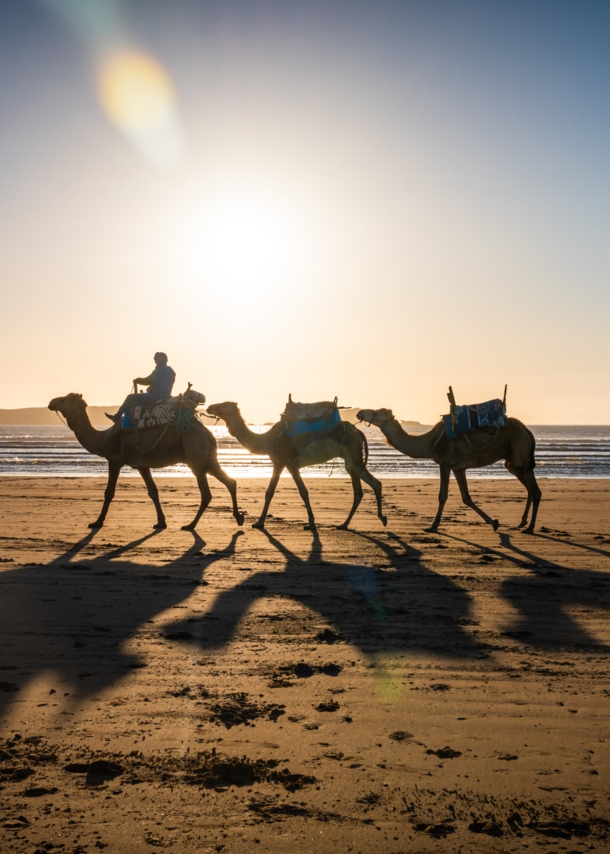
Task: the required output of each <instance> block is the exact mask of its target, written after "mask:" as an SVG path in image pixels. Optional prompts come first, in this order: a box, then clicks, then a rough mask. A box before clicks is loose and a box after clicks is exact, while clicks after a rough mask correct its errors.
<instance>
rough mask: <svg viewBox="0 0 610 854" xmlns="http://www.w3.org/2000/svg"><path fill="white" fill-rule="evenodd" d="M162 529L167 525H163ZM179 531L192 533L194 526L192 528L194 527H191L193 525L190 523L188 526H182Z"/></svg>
mask: <svg viewBox="0 0 610 854" xmlns="http://www.w3.org/2000/svg"><path fill="white" fill-rule="evenodd" d="M157 527H158V526H157V525H155V528H157ZM162 527H163V528H167V525H163V526H162ZM180 530H181V531H194V530H195V526H194V525H193V523H192V522H191V524H190V525H183V526H182V527H181V528H180Z"/></svg>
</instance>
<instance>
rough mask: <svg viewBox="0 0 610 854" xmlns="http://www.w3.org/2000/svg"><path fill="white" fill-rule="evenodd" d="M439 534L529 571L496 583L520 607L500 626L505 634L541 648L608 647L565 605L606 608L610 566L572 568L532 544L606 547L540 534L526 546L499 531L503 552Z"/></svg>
mask: <svg viewBox="0 0 610 854" xmlns="http://www.w3.org/2000/svg"><path fill="white" fill-rule="evenodd" d="M443 536H445V537H447V538H448V539H451V540H454V541H457V542H460V543H463V544H465V545H468V546H472V547H473V548H478V549H480V551H481V553H482V554H486V555H493V556H495V557H498V558H501V559H503V560H505V561H506V560H508V561H511V562H512V563H514V564H515V566H519V567H520V568H521V569H522V570H523V569H526V570H528V575H525V576H524V575H523V574H520V575H517V576H513V577H512V578H504V579H503V581H502V582H501V584H500V588H499V592H500V595H501V596H503V597H504V598H505V599H506V600H507V601H508V602H510V604H511V605H512V607H513V608H514V609H515V610H516V611H517V612H518V617H517V618H516V620H515V621H514V623H513V624H512V625H511V626H510V627H508V628H507V629H506V630H505V631H504V635H505V636H506V637H509V638H514V639H516V640H519V641H520V642H521V643H523V644H524V645H526V646H528V645H529V646H532V647H536V648H540V649H552V648H557V649H563V650H565V651H569V650H570V649H573V650H574V651H581V650H582V649H583V648H586V649H589V650H591V651H592V652H593V651H595V652H607V651H609V650H610V647H608V646H607V645H604V644H602V643H600V641H599V640H598V639H597V638H595V637H593V636H592V635H591V634H589V632H587V631H586V630H585V629H584V628H583V627H582V625H579V624H578V623H577V622H576V621H575V620H574V619H573V618H572V617H571V616H570V614H569V613H568V609H569V608H571V607H574V606H580V607H586V608H597V609H599V608H603V609H606V610H610V571H609V572H597V571H594V570H584V569H573V568H571V567H568V566H564V565H563V564H559V563H556V562H555V561H552V560H549V559H548V558H545V557H542V556H541V555H537V554H536V553H535V552H534V551H533V549H532V548H531V545H532V544H533V543H535V541H536V539H538V538H540V539H546V540H553V541H556V542H560V543H561V544H562V545H569V546H574V547H576V548H583V549H586V550H588V551H594V552H598V551H599V552H600V553H601V554H606V553H605V552H603V551H601V550H599V549H595V548H591V547H588V546H580V545H579V544H578V543H572V542H570V541H569V540H563V539H559V538H557V537H548V536H544V537H543V536H540V537H539V535H534V537H528V538H527V542H528V545H529V546H530V548H528V549H525V548H522V547H521V546H519V545H517V544H516V543H514V542H513V540H512V539H511V536H510V535H509V534H499V537H500V544H501V545H502V547H503V548H504V549H505V551H500V550H499V549H493V548H490V547H489V546H482V545H480V544H479V543H476V542H474V541H472V540H467V539H464V538H462V537H456V536H454V535H451V534H443Z"/></svg>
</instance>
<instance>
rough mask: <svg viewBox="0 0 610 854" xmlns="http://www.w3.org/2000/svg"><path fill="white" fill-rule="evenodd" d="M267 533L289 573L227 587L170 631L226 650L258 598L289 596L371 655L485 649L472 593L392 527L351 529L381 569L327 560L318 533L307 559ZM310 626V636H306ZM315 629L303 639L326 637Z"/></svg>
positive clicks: (461, 654)
mask: <svg viewBox="0 0 610 854" xmlns="http://www.w3.org/2000/svg"><path fill="white" fill-rule="evenodd" d="M263 533H264V535H265V536H266V538H267V540H268V542H269V543H270V544H271V545H272V546H273V547H274V548H275V549H277V551H278V552H279V553H280V554H281V555H282V557H283V558H284V559H285V566H284V569H283V571H280V572H278V571H270V572H265V571H263V572H257V573H255V574H254V575H251V576H250V577H249V578H247V579H246V580H245V581H243V582H242V583H241V584H238V585H237V586H235V587H233V588H232V589H230V590H227V591H225V592H223V593H221V594H220V595H219V596H218V597H217V599H216V600H215V602H214V605H213V607H212V609H211V611H209V612H208V613H207V614H205V615H203V616H202V617H201V618H200V619H199V620H198V621H196V622H193V621H192V619H191V620H190V621H189V623H188V624H187V623H183V622H179V623H176V624H174V625H172V626H171V627H170V630H171V631H180V630H184V629H187V628H188V631H189V632H191V633H192V634H193V638H194V640H196V642H197V643H198V645H199V647H200V648H203V649H208V650H212V649H218V648H222V647H224V646H226V645H227V644H229V643H230V642H231V640H232V638H233V637H234V635H235V633H236V631H237V628H238V625H239V623H240V622H241V620H242V619H243V618H244V617H245V615H246V614H247V612H248V610H249V609H250V608H251V606H252V605H253V604H254V603H255V602H256V601H257V600H258V599H260V598H263V597H284V598H287V599H292V600H295V601H297V602H299V603H301V604H302V605H304V606H305V607H306V608H308V609H309V610H310V611H314V612H316V613H317V614H319V615H320V616H321V617H322V619H323V621H325V622H326V623H327V625H328V631H330V632H332V633H333V634H334V635H336V636H337V638H338V639H339V640H344V641H346V642H348V643H350V644H352V645H353V646H355V647H357V648H358V649H359V650H361V652H363V653H364V654H365V655H366V656H370V657H374V656H376V655H380V654H383V653H389V652H401V651H404V652H406V651H415V650H417V651H424V652H430V653H434V654H436V655H443V656H447V657H458V658H467V657H472V656H475V655H478V654H480V653H481V651H482V647H481V645H480V644H479V643H478V642H477V641H476V640H475V639H474V638H473V637H472V636H470V635H469V634H468V633H467V632H466V631H465V630H464V629H463V628H462V626H464V625H468V624H469V623H470V620H469V616H468V615H469V613H470V606H471V599H470V596H469V595H468V594H467V593H466V592H465V591H464V590H463V589H462V588H461V587H458V586H457V585H456V584H454V583H453V582H452V581H450V580H449V579H447V578H445V577H443V576H440V575H437V574H436V573H434V572H432V571H431V570H430V569H428V568H427V567H426V566H425V565H424V564H423V563H422V562H421V552H419V551H418V550H416V549H414V548H412V547H411V546H409V545H407V543H405V542H404V541H403V540H402V539H400V538H399V537H397V536H395V535H393V534H391V533H386V534H384V535H382V536H379V537H372V536H366V535H362V534H355V533H354V532H346V533H345V536H346V537H353V538H354V553H356V554H358V553H359V552H360V553H361V552H362V548H361V543H360V542H357V541H356V538H358V539H361V538H363V537H364V538H365V539H367V540H368V541H369V542H370V543H372V544H373V545H374V546H375V547H376V548H377V555H376V556H375V559H374V561H372V563H376V564H379V563H381V564H384V565H385V568H384V569H378V568H376V567H375V566H373V565H371V564H370V563H369V564H368V565H363V564H362V563H360V562H359V563H348V562H346V563H338V562H337V563H334V562H332V561H328V560H324V558H323V552H322V543H321V541H320V539H319V538H318V536H317V535H315V536H314V538H313V541H312V544H311V550H310V553H309V555H308V556H307V557H306V558H300V557H298V556H297V555H296V554H295V553H294V552H292V551H291V550H290V549H289V548H288V547H287V546H286V545H284V544H283V543H282V542H280V541H279V540H277V539H276V538H275V537H273V536H272V535H271V534H269V533H268V532H267V531H264V532H263ZM360 560H362V559H361V558H360ZM388 562H389V564H390V566H389V567H388V566H387V563H388ZM308 631H311V634H312V636H311V637H307V634H308ZM315 631H316V630H315V629H311V630H308V628H304V637H303V640H304V641H305V642H307V641H309V642H310V643H320V642H324V638H322V639H321V638H319V637H317V636H316V635H315V634H314V632H315ZM318 631H319V627H318ZM326 637H327V638H328V637H329V636H328V635H326ZM331 642H332V638H331Z"/></svg>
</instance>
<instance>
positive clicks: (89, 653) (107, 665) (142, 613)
mask: <svg viewBox="0 0 610 854" xmlns="http://www.w3.org/2000/svg"><path fill="white" fill-rule="evenodd" d="M95 535H96V533H95V532H92V533H90V534H88V535H87V536H86V537H84V539H82V540H81V541H80V542H78V543H76V544H75V545H74V546H72V547H71V548H70V549H68V550H66V551H65V552H64V553H63V554H62V555H60V556H59V557H58V558H56V559H55V560H54V561H52V562H51V563H49V564H44V565H43V564H30V565H26V566H23V567H20V568H16V569H13V570H5V571H4V572H2V573H1V574H0V633H1V636H2V642H1V645H0V713H1V712H2V709H3V708H4V707H5V705H6V703H7V702H9V701H10V700H12V699H17V698H18V697H19V696H20V695H19V694H17V693H16V692H18V691H20V690H21V689H23V688H24V687H25V686H26V685H27V684H28V683H29V682H30V681H31V680H33V679H36V678H37V677H39V676H41V675H42V674H48V679H49V683H50V685H52V686H53V687H54V688H55V689H56V694H57V696H53V695H51V696H50V697H49V698H45V699H49V702H52V701H56V700H57V698H61V700H62V703H66V704H68V705H75V704H76V703H78V702H79V701H80V700H82V699H83V698H85V697H87V696H92V695H93V694H95V693H96V692H99V691H102V690H104V689H105V688H107V687H109V686H110V685H113V684H115V683H117V682H119V681H120V680H121V679H123V678H124V677H125V676H126V675H127V674H128V673H129V672H130V671H131V670H132V669H133V668H137V667H142V666H145V664H144V662H142V661H140V660H139V659H138V657H137V656H136V655H133V654H129V653H127V652H125V649H124V646H125V644H126V643H127V642H128V641H130V640H132V639H133V637H134V636H135V635H136V633H137V632H138V631H139V630H141V629H142V627H143V626H145V624H146V623H147V622H150V621H151V620H152V619H153V618H154V617H156V616H157V615H158V614H160V613H161V612H163V611H164V610H166V609H167V608H170V607H172V606H174V605H177V604H178V603H180V602H181V601H182V600H184V599H187V598H188V597H189V596H190V595H191V594H192V592H193V590H194V588H195V587H196V586H197V585H198V584H200V583H201V580H202V576H203V574H204V572H205V570H206V568H207V567H208V566H210V565H211V564H212V563H214V562H215V561H218V560H221V559H222V558H224V557H228V556H230V555H232V554H233V553H234V551H235V546H236V543H237V540H238V537H239V536H240V535H241V532H236V533H235V534H234V535H233V537H232V538H231V541H230V543H229V545H228V546H227V547H226V548H225V549H224V550H222V551H217V552H214V553H213V554H209V555H203V554H202V553H201V548H202V546H204V545H205V543H204V542H203V540H202V539H201V538H200V537H199V536H198V535H197V534H196V533H194V532H193V533H192V536H193V542H192V545H191V546H190V547H189V548H188V549H187V550H186V551H185V552H184V553H183V554H181V555H180V557H178V558H176V559H175V560H172V561H171V562H169V563H166V564H164V565H163V566H159V565H158V564H152V563H149V562H146V561H138V562H132V561H131V560H130V559H129V558H130V557H131V556H133V554H134V552H136V551H137V549H138V547H139V546H141V545H142V544H143V543H145V542H146V541H147V540H150V539H151V538H152V537H162V534H161V533H159V532H155V533H152V534H148V535H147V536H145V537H141V538H140V539H138V540H134V541H133V542H130V543H128V544H127V545H124V546H120V547H109V550H108V551H105V552H103V553H102V554H100V555H98V556H96V557H94V558H88V559H86V560H83V561H82V562H80V561H79V560H78V556H79V554H80V553H81V552H82V551H83V550H84V549H85V547H86V546H87V545H88V544H89V543H91V541H92V540H93V538H94V537H95ZM149 547H150V543H149ZM64 696H66V697H69V699H66V700H64Z"/></svg>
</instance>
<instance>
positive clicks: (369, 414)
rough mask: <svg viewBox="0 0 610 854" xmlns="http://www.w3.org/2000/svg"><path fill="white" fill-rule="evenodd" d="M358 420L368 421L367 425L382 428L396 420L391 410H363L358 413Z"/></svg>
mask: <svg viewBox="0 0 610 854" xmlns="http://www.w3.org/2000/svg"><path fill="white" fill-rule="evenodd" d="M358 419H359V420H360V421H366V423H367V424H374V425H375V426H376V427H382V426H383V425H384V424H387V423H388V422H390V421H393V420H394V413H393V412H392V410H391V409H361V410H360V412H359V413H358Z"/></svg>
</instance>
